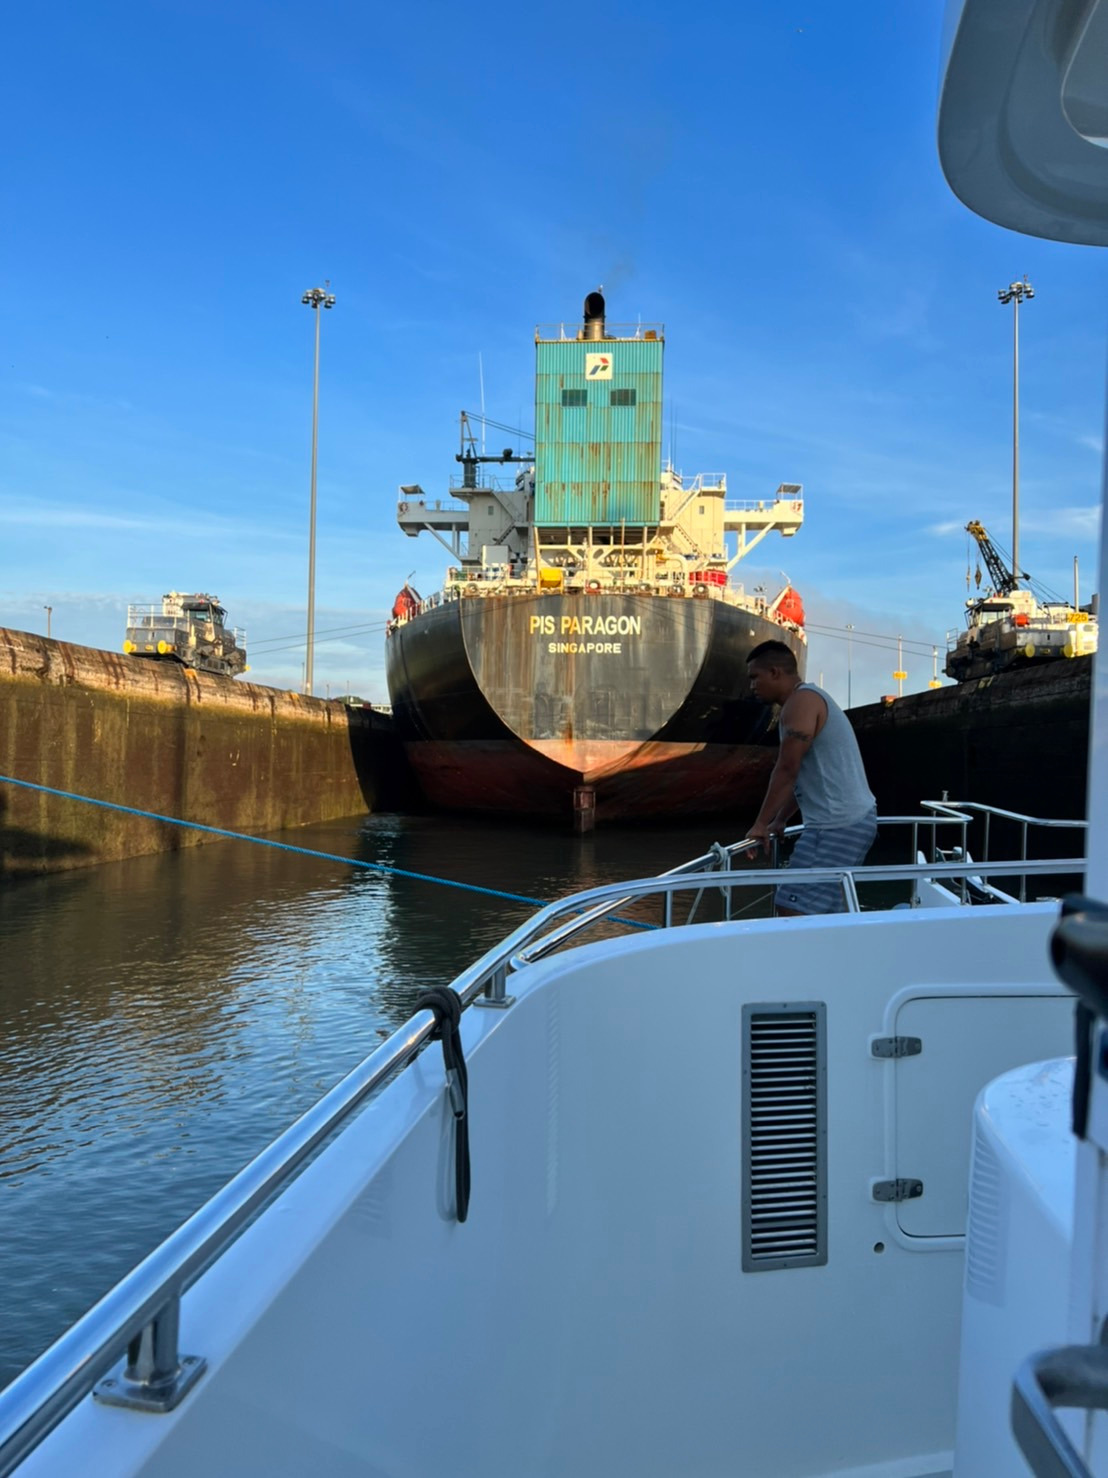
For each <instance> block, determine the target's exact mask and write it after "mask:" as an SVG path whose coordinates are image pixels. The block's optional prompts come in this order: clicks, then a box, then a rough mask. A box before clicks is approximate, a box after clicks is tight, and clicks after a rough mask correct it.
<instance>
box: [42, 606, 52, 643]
mask: <svg viewBox="0 0 1108 1478" xmlns="http://www.w3.org/2000/svg"><path fill="white" fill-rule="evenodd" d="M42 609H43V610H44V611H45V612H46V640H47V641H49V640H50V617H51V616H52V615H53V613H54V607H53V606H43V608H42Z"/></svg>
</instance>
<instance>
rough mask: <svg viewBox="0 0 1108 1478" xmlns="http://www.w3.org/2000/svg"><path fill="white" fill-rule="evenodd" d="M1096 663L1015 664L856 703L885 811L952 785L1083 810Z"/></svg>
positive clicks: (1002, 802)
mask: <svg viewBox="0 0 1108 1478" xmlns="http://www.w3.org/2000/svg"><path fill="white" fill-rule="evenodd" d="M1092 664H1093V659H1092V658H1091V657H1075V658H1074V659H1073V660H1072V661H1068V662H1067V661H1065V660H1057V661H1053V662H1045V663H1042V664H1039V665H1034V666H1023V667H1014V668H1012V669H1010V670H1009V671H1007V672H1002V673H1000V674H999V675H998V676H996V677H985V678H978V679H976V680H975V681H974V682H968V683H957V684H953V685H950V686H947V687H943V688H935V689H933V690H931V691H929V692H924V693H910V694H908V695H907V696H906V697H903V698H898V699H896V700H895V702H893V703H889V704H878V703H874V704H869V705H867V706H866V707H864V708H855V709H852V710H851V713H850V721H851V723H852V724H853V725H854V732H855V734H856V735H857V736H858V745H859V748H860V749H861V751H862V759H863V760H864V762H865V766H866V774H867V775H868V777H869V783H870V788H871V789H872V790H873V792H874V794H875V795H876V797H877V807H878V811H879V812H884V813H885V814H887V815H891V814H893V813H894V812H898V811H899V812H903V813H908V812H910V811H915V810H916V809H917V808H918V806H919V802H920V800H923V799H926V800H938V799H939V798H940V797H941V796H942V793H943V791H944V790H945V791H947V792H948V793H949V794H950V796H951V798H952V799H957V800H961V801H981V802H984V803H985V804H989V805H994V806H1002V807H1003V808H1004V809H1005V810H1009V811H1020V812H1023V813H1025V814H1030V815H1035V816H1054V817H1081V816H1084V815H1085V786H1086V769H1087V766H1088V756H1089V695H1090V690H1091V680H1092ZM1067 835H1068V834H1067Z"/></svg>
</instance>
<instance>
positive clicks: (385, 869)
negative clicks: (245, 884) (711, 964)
mask: <svg viewBox="0 0 1108 1478" xmlns="http://www.w3.org/2000/svg"><path fill="white" fill-rule="evenodd" d="M0 785H18V786H20V787H21V788H22V789H23V790H37V791H40V792H41V793H42V794H43V795H55V796H58V797H59V798H60V799H61V800H63V801H80V802H81V804H82V805H86V806H100V807H101V808H102V809H103V810H105V811H122V812H123V813H124V815H127V816H141V817H142V818H143V820H145V821H164V822H165V823H166V825H167V826H183V827H185V828H186V829H187V830H189V831H204V832H207V833H208V834H209V835H210V836H217V837H227V838H228V839H229V840H231V841H233V842H253V844H254V846H256V847H274V848H276V850H277V851H278V852H295V853H297V854H298V855H299V856H301V857H318V858H320V859H321V860H322V861H324V862H341V863H344V864H345V865H346V866H347V867H364V868H367V869H368V870H369V871H370V872H381V873H388V874H389V876H391V877H397V878H411V879H412V880H413V881H414V882H417V883H437V884H438V885H439V886H440V887H443V888H460V889H462V891H463V892H466V893H483V894H485V896H486V897H489V898H503V899H506V900H507V902H509V903H529V904H532V905H533V906H534V907H535V908H545V907H546V902H547V900H544V899H542V898H526V897H524V895H523V894H522V893H505V892H502V891H501V889H499V888H482V887H481V885H480V884H479V883H458V882H455V881H454V880H453V878H436V877H432V876H431V874H429V873H425V872H409V871H408V869H407V868H403V867H389V866H388V865H387V864H386V863H384V862H362V861H361V860H360V859H359V858H357V857H342V856H340V855H339V854H338V853H337V852H317V851H315V850H314V849H313V848H311V847H294V846H293V845H292V844H291V842H274V841H271V840H270V839H269V838H268V837H252V836H250V835H249V834H248V833H247V832H244V831H226V830H225V829H224V828H223V827H221V826H204V825H203V824H202V823H201V822H199V821H182V820H181V818H180V817H179V816H160V815H159V814H158V813H157V812H156V811H140V810H139V809H138V807H137V806H121V805H120V804H119V802H118V801H99V800H97V799H96V798H95V797H94V796H91V795H77V794H76V793H75V792H74V791H71V790H55V789H54V788H53V787H52V786H49V785H36V784H35V783H34V781H32V780H17V779H16V778H15V776H14V775H0ZM612 922H613V923H620V924H626V925H628V926H629V927H631V928H633V929H653V928H654V927H655V925H654V924H647V923H644V922H641V921H640V920H638V919H613V920H612Z"/></svg>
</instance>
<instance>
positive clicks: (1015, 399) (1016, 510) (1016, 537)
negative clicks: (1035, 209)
mask: <svg viewBox="0 0 1108 1478" xmlns="http://www.w3.org/2000/svg"><path fill="white" fill-rule="evenodd" d="M1034 296H1035V289H1034V288H1033V287H1032V286H1031V284H1030V283H1029V282H1028V280H1027V274H1026V273H1024V278H1023V281H1022V282H1010V283H1009V284H1008V286H1007V287H1002V288H1000V289H999V290H998V291H997V298H998V299H999V301H1000V302H1001V303H1005V304H1007V303H1011V304H1012V579H1013V580H1018V579H1019V578H1020V304H1021V303H1022V302H1023V300H1024V299H1025V298H1026V299H1027V300H1028V302H1030V300H1031V299H1032V298H1033V297H1034Z"/></svg>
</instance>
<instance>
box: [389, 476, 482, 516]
mask: <svg viewBox="0 0 1108 1478" xmlns="http://www.w3.org/2000/svg"><path fill="white" fill-rule="evenodd" d="M454 485H455V479H454V478H451V479H450V486H451V487H454ZM458 486H459V487H460V486H461V484H460V483H458ZM474 491H475V492H480V491H481V489H480V488H475V489H474ZM425 513H449V514H451V515H455V514H457V515H459V516H461V515H465V516H467V517H468V515H469V504H468V503H461V502H459V501H458V500H457V499H454V500H452V501H450V502H444V501H443V500H442V499H441V498H435V499H433V500H432V499H428V498H414V499H411V500H410V501H405V500H404V499H401V500H400V502H398V503H397V505H396V516H397V518H413V517H415V518H418V517H419V516H420V515H421V514H425Z"/></svg>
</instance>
